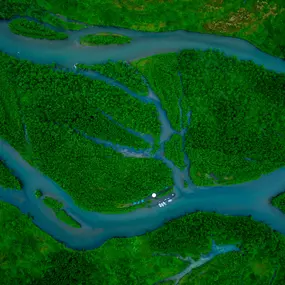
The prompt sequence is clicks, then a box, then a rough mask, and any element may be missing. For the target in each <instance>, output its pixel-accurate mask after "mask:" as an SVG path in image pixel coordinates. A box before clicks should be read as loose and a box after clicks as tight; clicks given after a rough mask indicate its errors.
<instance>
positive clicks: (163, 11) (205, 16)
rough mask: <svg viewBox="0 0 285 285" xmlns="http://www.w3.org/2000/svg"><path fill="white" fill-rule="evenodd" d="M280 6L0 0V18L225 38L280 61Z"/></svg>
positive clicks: (276, 1)
mask: <svg viewBox="0 0 285 285" xmlns="http://www.w3.org/2000/svg"><path fill="white" fill-rule="evenodd" d="M284 8H285V5H284V1H283V0H272V1H267V2H266V1H263V2H261V1H245V2H244V1H241V0H233V1H231V3H227V2H226V1H211V0H201V1H192V2H191V5H189V3H188V2H187V1H184V2H181V1H176V2H175V1H174V2H173V1H147V2H145V1H143V0H124V1H123V0H104V1H102V0H84V1H77V0H46V1H35V0H4V1H0V18H5V19H8V18H11V17H12V16H14V15H22V16H24V15H31V14H36V15H37V16H38V17H41V18H42V19H45V15H46V11H50V12H52V13H54V14H60V15H64V16H67V17H68V18H70V19H74V20H78V21H81V22H85V23H88V24H92V25H99V26H113V27H114V26H115V27H123V28H131V29H135V30H143V31H155V32H161V31H172V30H188V31H193V32H201V33H214V34H221V35H230V36H234V37H239V38H243V39H246V40H248V41H250V42H251V43H253V44H254V45H256V46H257V47H258V48H260V49H262V50H263V51H266V52H269V53H271V54H273V55H276V56H279V57H282V58H284V57H285V54H284V52H285V48H284V46H285V43H284V37H282V36H280V34H282V33H283V31H284V25H285V24H284V15H285V10H284ZM48 22H49V21H48ZM55 22H56V21H55ZM63 26H65V25H63Z"/></svg>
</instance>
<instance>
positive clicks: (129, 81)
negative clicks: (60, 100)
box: [77, 61, 148, 95]
mask: <svg viewBox="0 0 285 285" xmlns="http://www.w3.org/2000/svg"><path fill="white" fill-rule="evenodd" d="M77 67H78V68H81V69H83V70H93V71H97V72H99V73H100V74H102V75H104V76H107V77H109V78H113V79H115V80H116V81H118V82H120V83H122V84H124V85H125V86H127V87H128V88H129V89H130V90H132V91H134V92H137V93H138V94H140V95H147V94H148V88H147V85H146V83H145V82H144V81H143V79H142V74H141V73H140V72H138V70H137V69H136V68H135V67H133V66H132V65H130V64H128V63H127V62H126V61H117V62H112V61H108V62H107V63H105V64H94V65H86V64H77Z"/></svg>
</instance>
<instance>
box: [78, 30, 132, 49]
mask: <svg viewBox="0 0 285 285" xmlns="http://www.w3.org/2000/svg"><path fill="white" fill-rule="evenodd" d="M130 42H131V38H129V37H127V36H123V35H118V34H112V33H98V34H94V35H93V34H90V35H86V36H83V37H81V38H80V44H82V45H85V46H98V45H114V44H115V45H122V44H127V43H130Z"/></svg>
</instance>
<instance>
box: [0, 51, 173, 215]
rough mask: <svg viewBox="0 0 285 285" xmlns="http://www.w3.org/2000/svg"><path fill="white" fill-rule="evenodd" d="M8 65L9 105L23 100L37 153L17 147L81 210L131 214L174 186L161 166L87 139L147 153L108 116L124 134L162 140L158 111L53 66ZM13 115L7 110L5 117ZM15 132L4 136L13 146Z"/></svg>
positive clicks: (11, 60) (9, 60)
mask: <svg viewBox="0 0 285 285" xmlns="http://www.w3.org/2000/svg"><path fill="white" fill-rule="evenodd" d="M1 63H2V68H3V74H5V76H4V78H5V80H6V81H3V82H6V83H5V85H4V87H5V88H6V91H7V93H5V94H3V97H4V95H5V98H6V97H7V94H10V93H11V92H16V94H17V98H18V101H20V103H19V106H21V114H24V117H25V125H26V128H27V132H28V135H29V141H30V144H31V146H32V153H27V152H26V151H25V147H23V145H24V146H25V145H26V144H27V143H26V142H25V141H24V142H23V143H21V140H19V141H18V142H17V143H15V144H14V146H15V147H16V149H17V150H19V151H20V153H21V154H22V155H23V157H24V159H26V160H27V161H28V162H29V163H31V164H32V165H33V166H35V167H36V168H38V169H40V170H41V171H42V172H43V173H44V174H46V175H47V176H49V177H50V178H51V179H53V180H54V181H55V182H56V183H58V184H59V185H60V186H61V187H62V188H63V189H65V190H66V191H67V192H68V193H69V194H70V195H71V196H72V198H73V199H74V200H75V202H76V203H77V204H78V205H79V206H81V207H83V208H86V209H89V210H96V211H102V212H112V211H129V210H130V209H127V208H124V207H121V206H122V205H123V204H128V203H132V202H133V201H138V200H140V199H142V198H145V197H147V196H149V195H150V194H151V193H153V192H158V191H160V190H161V189H163V188H165V187H167V186H169V185H172V184H173V182H172V178H171V172H170V170H169V169H168V168H167V167H166V166H165V165H164V164H163V163H162V162H160V161H158V160H154V159H148V158H142V159H138V158H132V157H124V156H123V155H122V154H120V153H117V152H115V151H113V150H112V149H111V148H106V147H105V146H103V145H100V144H97V143H95V142H94V141H91V140H88V139H87V138H86V137H84V135H83V133H86V134H87V135H89V136H94V137H97V138H100V139H103V140H107V141H111V142H114V143H119V144H121V145H123V146H131V147H134V148H147V147H149V145H148V144H147V143H146V142H144V141H143V140H142V139H140V138H138V137H135V136H133V135H131V134H130V133H128V132H127V131H125V130H124V129H123V128H121V127H120V126H118V125H116V124H115V123H113V122H112V121H110V120H108V119H107V118H106V117H105V116H104V115H102V114H103V113H102V112H104V113H107V114H108V115H110V116H111V117H112V118H113V119H114V120H115V121H117V122H119V123H121V124H123V125H124V126H125V127H128V128H131V129H134V130H137V131H139V132H141V133H148V134H151V135H153V136H154V137H156V138H158V137H159V133H160V124H159V121H158V119H157V113H156V109H155V107H154V106H153V105H151V104H148V105H145V104H143V103H141V102H140V101H139V100H137V99H134V98H133V97H131V96H130V95H128V94H127V93H125V92H123V91H122V90H121V89H119V88H117V87H113V86H109V85H107V84H106V83H104V82H101V81H97V80H91V79H87V78H85V77H83V76H77V75H74V74H72V73H64V72H56V71H53V70H52V69H51V68H50V67H49V66H42V65H33V64H31V63H30V62H27V61H18V60H16V59H14V58H12V57H8V56H7V55H5V54H1ZM8 86H15V88H13V89H9V88H8ZM11 94H12V95H13V93H11ZM8 98H9V96H8ZM8 113H9V108H8V106H7V109H4V110H3V112H2V113H1V115H4V116H8ZM149 114H152V116H149ZM9 123H10V122H9ZM14 127H15V126H13V125H11V127H10V126H8V127H7V130H6V129H4V131H3V132H4V133H3V136H4V137H5V136H6V135H5V132H6V133H7V136H6V139H7V140H8V142H10V140H11V138H10V132H9V130H13V128H14ZM76 130H77V131H78V132H76ZM1 136H2V133H1ZM22 149H24V150H22Z"/></svg>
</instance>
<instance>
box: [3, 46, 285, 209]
mask: <svg viewBox="0 0 285 285" xmlns="http://www.w3.org/2000/svg"><path fill="white" fill-rule="evenodd" d="M118 65H119V66H120V69H118V70H116V68H113V66H117V64H115V63H114V64H111V65H110V66H111V67H112V68H109V67H108V68H107V69H105V68H106V66H105V65H102V70H103V71H102V72H103V73H104V72H105V71H106V70H107V71H108V72H110V75H109V76H111V77H115V78H118V80H121V81H122V82H123V84H122V85H124V83H125V82H127V83H128V81H127V79H126V76H122V78H120V73H121V72H122V73H124V72H125V71H126V70H127V65H125V64H118ZM122 66H123V67H122ZM133 66H134V67H136V68H137V69H138V73H137V74H138V75H139V76H140V74H141V75H142V76H144V77H145V79H146V82H147V83H148V84H149V85H150V87H151V88H152V89H153V91H154V92H155V93H156V95H157V97H158V98H159V99H160V101H161V104H162V107H163V109H164V110H165V111H166V113H167V116H168V119H169V121H170V122H171V124H172V125H173V126H175V128H177V129H179V128H180V129H181V125H183V127H185V126H186V122H187V116H186V115H187V114H188V113H189V111H192V115H191V122H190V126H189V128H188V127H187V133H186V139H185V146H184V147H185V149H184V150H182V149H181V138H179V137H178V139H179V142H177V143H174V144H173V142H171V141H170V144H168V146H167V145H166V155H167V156H168V157H171V159H173V160H177V162H176V164H177V165H180V163H181V165H182V155H180V154H179V152H178V151H177V150H174V149H173V150H172V148H174V146H171V145H172V144H173V145H176V146H177V144H179V145H180V146H178V148H180V149H181V154H182V151H184V153H186V154H187V155H188V157H189V159H190V162H191V164H190V176H191V179H192V181H193V182H194V184H196V185H201V186H206V185H213V184H236V183H241V182H245V181H249V180H252V179H256V178H258V177H260V176H261V175H262V174H265V173H269V172H271V171H273V170H275V169H277V168H279V167H281V166H283V163H282V161H283V157H284V156H285V147H284V145H285V143H284V142H285V137H284V136H283V134H284V128H283V127H282V126H283V125H284V121H285V111H284V110H285V108H284V100H283V98H284V96H285V94H284V92H285V91H284V88H283V87H284V84H285V76H284V74H277V73H275V72H272V71H268V70H265V69H264V68H263V67H260V66H257V65H255V64H254V63H252V62H248V61H240V60H237V59H236V58H235V57H226V56H224V54H222V53H220V52H217V51H212V50H209V51H206V52H202V51H195V50H185V51H182V52H180V53H170V54H164V55H158V56H153V57H149V58H146V59H142V60H139V61H138V62H134V63H133ZM128 68H129V67H128ZM96 69H99V70H100V68H99V67H96ZM110 70H116V72H114V71H112V72H111V71H110ZM107 71H106V72H107ZM0 74H1V75H2V76H1V77H0V82H2V86H3V90H5V92H3V95H1V94H0V95H1V101H2V102H3V104H2V105H1V107H2V106H10V107H9V108H10V109H6V108H3V110H2V111H1V112H3V114H0V115H1V117H3V118H4V119H3V120H5V117H7V118H8V117H9V114H7V112H8V111H7V110H13V114H14V115H13V117H11V119H9V120H6V121H7V122H8V124H5V125H4V126H0V131H1V133H0V135H1V137H3V138H4V139H5V140H7V141H8V142H9V143H11V144H12V146H13V147H15V148H16V149H17V150H18V151H19V152H20V154H21V155H22V156H23V157H24V159H26V160H27V161H28V162H29V163H30V164H31V165H33V166H34V167H36V168H38V169H39V170H40V171H41V172H43V173H44V174H45V175H47V176H49V177H50V178H51V179H52V180H54V181H55V182H56V183H57V184H58V185H59V186H61V187H62V188H64V189H65V190H66V191H67V192H68V193H69V194H70V195H71V197H72V198H73V199H74V201H75V203H76V204H77V205H78V206H80V207H82V208H85V209H88V210H94V211H98V212H108V213H109V212H112V211H114V212H117V211H118V212H119V211H120V212H122V211H129V210H130V209H131V207H130V208H125V207H122V205H126V204H131V203H133V202H136V201H139V200H141V199H144V198H145V197H148V196H149V195H151V193H153V192H159V191H160V190H161V189H164V188H166V187H168V186H169V185H173V181H172V175H171V170H170V169H169V168H168V167H167V166H166V165H165V164H164V163H163V162H162V161H160V160H157V159H155V158H153V157H150V158H145V157H127V156H124V155H123V152H120V151H116V150H114V149H112V148H111V147H109V146H110V144H112V143H113V144H115V145H121V146H127V147H131V148H134V149H135V150H142V152H143V151H144V150H147V149H149V148H150V145H149V144H148V143H147V142H146V141H144V140H143V139H142V138H141V137H140V136H136V135H134V134H133V133H130V132H129V130H133V131H135V132H138V133H140V134H148V135H150V136H152V137H153V138H155V139H159V137H160V133H161V129H160V127H161V124H160V121H159V119H158V112H157V109H156V107H155V105H154V104H150V103H145V102H144V101H141V100H140V98H142V99H144V97H142V96H138V97H133V96H132V95H130V94H129V93H128V92H126V91H125V90H124V89H122V88H121V87H117V86H113V85H111V84H109V83H106V82H104V80H97V79H96V80H91V79H90V78H87V77H85V76H82V75H76V74H73V73H68V72H63V71H59V70H57V71H56V70H54V69H53V68H52V66H46V65H40V64H32V63H31V62H29V61H23V60H18V59H15V58H13V57H10V56H8V55H6V54H4V53H2V54H1V69H0ZM10 86H14V88H10ZM27 90H33V92H32V93H27ZM7 94H9V96H7ZM47 106H48V107H47ZM179 106H180V107H179ZM180 113H182V114H181V115H180ZM22 114H23V115H24V118H25V125H26V129H27V133H28V136H29V141H30V145H31V146H32V153H31V155H29V156H27V153H26V151H25V146H26V144H27V143H26V142H25V138H24V137H25V136H24V132H23V131H22V121H21V120H22V119H21V116H22ZM15 126H18V127H17V128H15ZM173 138H175V137H173ZM221 138H223V139H222V140H221ZM98 139H101V140H102V141H103V143H101V142H100V141H98ZM104 142H108V143H109V144H108V145H106V144H105V145H104ZM176 146H175V147H176ZM55 166H56V167H55ZM95 169H96V175H95V174H94V173H95V172H94V170H95ZM73 173H82V174H83V175H82V176H80V177H79V176H74V175H73ZM118 181H120V183H119V184H118ZM106 197H108V203H106Z"/></svg>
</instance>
